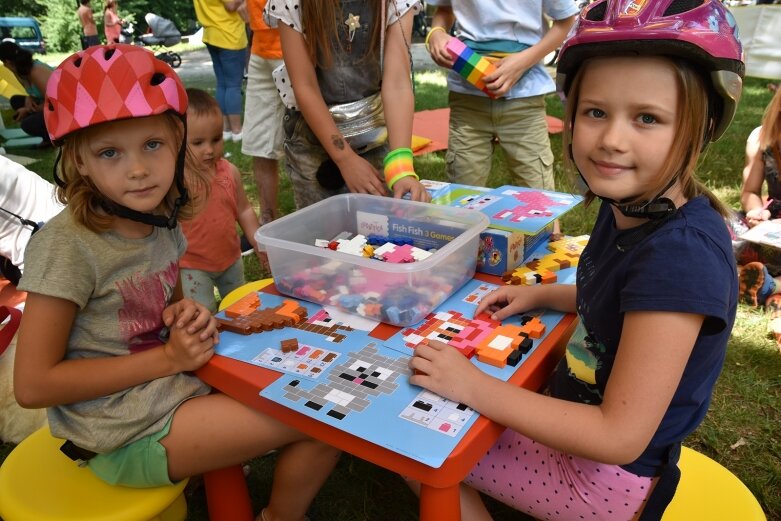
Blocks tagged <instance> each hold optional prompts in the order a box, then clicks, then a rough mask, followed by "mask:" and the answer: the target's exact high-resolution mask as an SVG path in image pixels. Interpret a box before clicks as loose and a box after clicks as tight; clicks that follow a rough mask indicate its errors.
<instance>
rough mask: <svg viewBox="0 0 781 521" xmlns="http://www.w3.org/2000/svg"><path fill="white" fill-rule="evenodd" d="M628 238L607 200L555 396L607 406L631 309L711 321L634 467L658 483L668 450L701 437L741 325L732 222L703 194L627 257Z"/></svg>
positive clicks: (582, 269) (581, 281) (581, 267)
mask: <svg viewBox="0 0 781 521" xmlns="http://www.w3.org/2000/svg"><path fill="white" fill-rule="evenodd" d="M627 233H632V230H617V229H616V227H615V218H614V217H613V212H612V210H611V208H610V205H609V204H607V203H602V207H601V208H600V210H599V215H598V217H597V221H596V223H595V225H594V230H593V233H592V235H591V239H590V240H589V242H588V244H587V246H586V248H585V249H584V251H583V254H582V255H581V258H580V262H579V264H578V272H577V311H578V315H579V317H580V324H579V325H578V327H577V329H576V331H575V333H574V334H573V336H572V338H571V339H570V341H569V344H568V345H567V351H566V356H565V357H564V358H563V359H562V361H561V362H560V363H559V365H558V367H557V368H556V371H555V373H554V375H553V376H552V378H551V385H550V390H551V394H552V395H553V396H555V397H559V398H563V399H566V400H570V401H575V402H580V403H589V404H600V403H602V397H603V395H604V391H605V386H606V384H607V380H608V377H609V376H610V371H611V370H612V368H613V362H614V360H615V356H616V351H617V349H618V344H619V341H620V340H621V330H622V327H623V320H624V313H626V312H629V311H674V312H683V313H696V314H700V315H704V316H705V317H706V318H705V321H704V323H703V326H702V329H701V330H700V334H699V336H698V337H697V341H696V343H695V345H694V349H693V350H692V353H691V356H690V358H689V361H688V362H687V364H686V369H685V371H684V373H683V377H682V379H681V383H680V384H679V386H678V389H677V390H676V391H675V395H674V396H673V399H672V403H671V404H670V408H669V409H668V410H667V412H666V413H665V415H664V418H663V419H662V423H661V424H660V425H659V428H658V429H657V431H656V433H655V434H654V436H653V438H652V439H651V442H650V444H649V445H648V447H647V448H646V450H645V451H644V452H643V454H642V455H641V456H640V457H639V458H638V459H637V460H636V461H634V462H633V463H631V464H629V465H624V468H625V469H626V470H628V471H630V472H633V473H635V474H638V475H641V476H653V475H656V473H657V471H658V469H659V467H660V466H661V465H662V463H663V462H664V461H665V460H666V457H667V452H668V449H669V448H670V447H671V446H673V445H675V444H676V443H678V442H680V441H682V440H683V439H684V438H685V437H686V436H687V435H688V434H690V433H691V432H692V431H694V429H695V428H697V426H698V425H699V424H700V422H701V421H702V419H703V417H704V416H705V413H706V412H707V410H708V405H709V403H710V397H711V391H712V390H713V386H714V384H715V383H716V379H717V378H718V376H719V373H720V372H721V367H722V364H723V362H724V355H725V353H726V348H727V340H728V339H729V335H730V332H731V331H732V324H733V323H734V321H735V311H736V308H737V295H738V283H737V274H736V270H735V261H734V257H733V255H732V245H731V242H730V236H729V233H728V231H727V227H726V225H725V223H724V219H723V218H722V217H721V215H719V213H718V212H716V211H715V210H714V209H713V208H712V207H711V206H710V204H709V202H708V200H707V198H705V197H703V196H700V197H696V198H694V199H692V200H691V201H689V202H688V203H687V204H685V205H683V206H682V207H681V208H679V209H678V211H677V212H676V213H675V215H674V216H673V217H672V218H670V219H669V220H668V221H667V222H665V223H664V224H662V225H661V227H659V228H658V229H656V230H655V231H653V232H652V233H651V234H650V235H648V236H647V237H645V238H644V239H642V240H640V241H639V242H638V243H637V244H636V245H635V246H633V247H631V248H629V249H628V250H627V251H620V250H619V248H618V247H617V241H620V240H621V238H622V237H625V236H626V234H627ZM648 334H649V335H653V331H649V332H648ZM652 370H653V368H649V371H652Z"/></svg>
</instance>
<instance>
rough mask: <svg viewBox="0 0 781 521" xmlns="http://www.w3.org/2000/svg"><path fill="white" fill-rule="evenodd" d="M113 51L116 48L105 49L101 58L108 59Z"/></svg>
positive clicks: (112, 54)
mask: <svg viewBox="0 0 781 521" xmlns="http://www.w3.org/2000/svg"><path fill="white" fill-rule="evenodd" d="M114 51H116V49H113V48H112V49H106V52H104V53H103V58H104V59H105V60H106V61H109V60H110V59H111V57H112V56H114Z"/></svg>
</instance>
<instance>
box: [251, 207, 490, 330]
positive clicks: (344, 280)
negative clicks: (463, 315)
mask: <svg viewBox="0 0 781 521" xmlns="http://www.w3.org/2000/svg"><path fill="white" fill-rule="evenodd" d="M486 226H488V219H487V218H486V216H484V215H483V214H482V213H480V212H475V211H473V210H465V209H462V208H451V207H448V206H436V205H433V204H426V203H419V202H414V201H406V200H402V199H392V198H389V197H378V196H372V195H365V194H340V195H336V196H333V197H330V198H328V199H325V200H323V201H320V202H318V203H317V204H314V205H312V206H308V207H306V208H303V209H301V210H298V211H297V212H294V213H292V214H290V215H287V216H285V217H282V218H280V219H277V220H276V221H273V222H271V223H269V224H266V225H264V226H263V227H261V228H260V229H259V230H258V231H257V232H256V234H255V239H256V240H257V242H258V244H260V246H261V248H262V249H264V250H265V251H266V253H267V254H268V258H269V263H270V267H271V273H272V276H273V277H274V283H275V284H276V286H277V289H278V290H279V291H280V292H282V293H285V294H287V295H290V296H292V297H296V298H300V299H304V300H309V301H311V302H316V303H318V304H322V305H331V306H335V307H338V308H340V309H342V310H344V311H348V312H350V313H354V314H358V315H361V316H365V317H369V318H374V319H378V320H381V321H383V322H387V323H389V324H392V325H395V326H408V325H411V324H414V323H416V322H419V321H420V320H422V319H423V318H424V317H425V316H426V315H427V314H428V313H430V312H431V311H432V310H433V309H434V308H435V307H437V306H438V305H439V304H441V303H442V302H443V301H444V300H445V299H446V298H448V297H449V296H450V295H452V294H453V293H454V292H455V291H456V290H457V289H458V288H460V287H461V286H462V285H463V284H464V283H466V282H467V281H468V280H469V279H470V278H472V276H473V275H474V273H475V265H476V261H477V250H478V242H479V236H480V232H481V231H483V230H484V229H485V228H486ZM343 232H348V233H349V234H352V235H355V234H361V235H366V236H368V235H379V236H383V237H389V238H392V239H399V238H401V239H404V238H406V239H408V240H411V241H412V243H413V244H414V246H417V247H418V248H423V249H426V250H430V249H436V251H435V252H434V253H433V254H432V255H431V256H430V257H428V258H427V259H425V260H421V261H417V262H411V263H398V264H397V263H391V262H383V261H380V260H376V259H372V258H365V257H358V256H354V255H350V254H348V253H342V252H339V251H333V250H330V249H328V248H321V247H318V246H315V241H316V240H317V239H326V240H328V241H330V240H332V239H333V238H335V237H336V236H338V235H339V234H342V233H343Z"/></svg>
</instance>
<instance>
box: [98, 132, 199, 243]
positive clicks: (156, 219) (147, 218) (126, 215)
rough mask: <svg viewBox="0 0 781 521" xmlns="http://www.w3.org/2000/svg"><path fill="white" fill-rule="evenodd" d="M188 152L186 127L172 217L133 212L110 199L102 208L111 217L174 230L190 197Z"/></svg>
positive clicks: (179, 154) (177, 158)
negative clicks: (186, 174) (186, 165)
mask: <svg viewBox="0 0 781 521" xmlns="http://www.w3.org/2000/svg"><path fill="white" fill-rule="evenodd" d="M186 152H187V125H186V124H185V126H184V134H183V136H182V145H181V146H180V147H179V153H178V155H177V157H176V173H175V174H174V180H175V182H176V188H177V190H178V191H179V197H177V198H176V200H175V201H174V207H173V209H172V210H171V215H169V216H168V217H166V216H164V215H157V214H153V213H145V212H139V211H136V210H133V209H132V208H128V207H127V206H123V205H121V204H118V203H115V202H114V201H112V200H110V199H103V200H102V201H101V202H100V206H101V208H103V210H104V211H105V212H106V213H108V214H111V215H116V216H117V217H121V218H123V219H130V220H131V221H136V222H139V223H143V224H150V225H152V226H157V227H158V228H168V229H169V230H173V229H174V228H176V222H177V217H178V216H179V210H180V209H181V208H182V206H184V205H185V204H186V203H187V201H189V200H190V197H189V195H188V193H187V186H185V184H184V158H185V154H186Z"/></svg>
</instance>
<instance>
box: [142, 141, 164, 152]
mask: <svg viewBox="0 0 781 521" xmlns="http://www.w3.org/2000/svg"><path fill="white" fill-rule="evenodd" d="M161 146H163V143H162V142H160V141H156V140H151V141H147V142H146V148H147V149H148V150H157V149H158V148H160V147H161Z"/></svg>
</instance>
